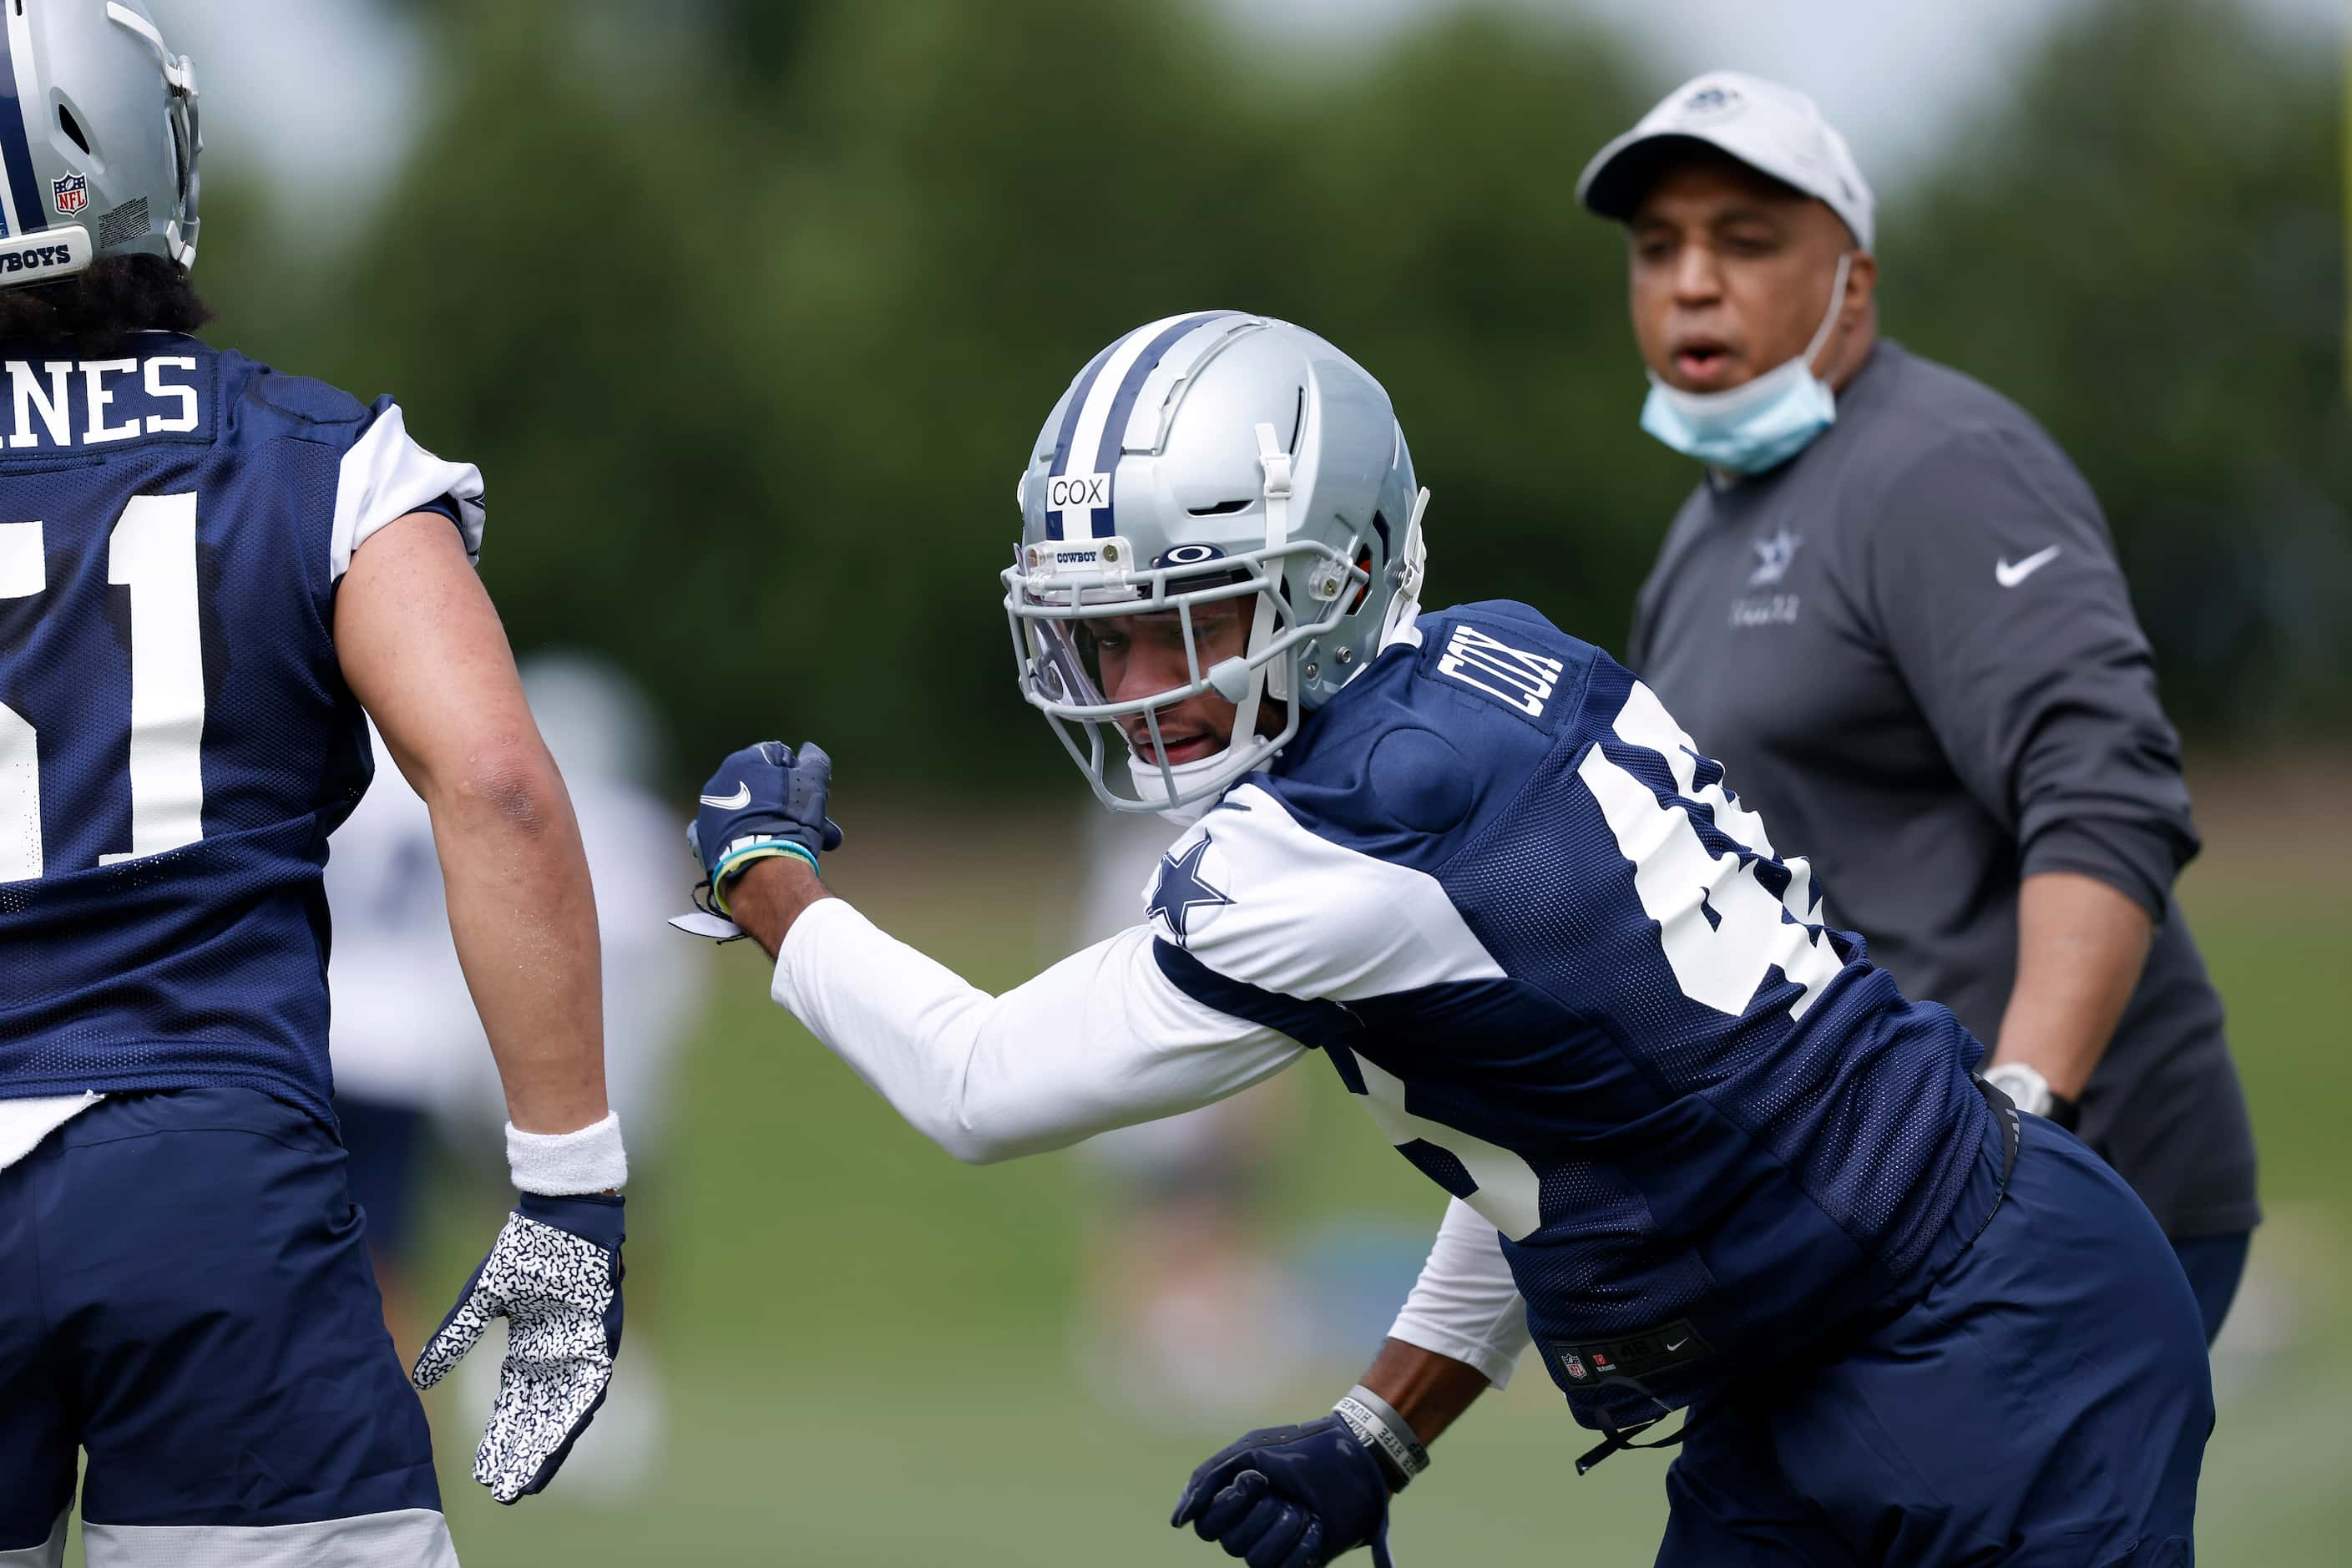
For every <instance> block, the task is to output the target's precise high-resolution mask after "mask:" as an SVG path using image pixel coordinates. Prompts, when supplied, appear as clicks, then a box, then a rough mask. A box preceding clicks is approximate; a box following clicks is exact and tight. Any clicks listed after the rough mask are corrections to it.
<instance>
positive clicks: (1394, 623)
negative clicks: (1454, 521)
mask: <svg viewBox="0 0 2352 1568" xmlns="http://www.w3.org/2000/svg"><path fill="white" fill-rule="evenodd" d="M1427 510H1429V487H1428V486H1427V485H1423V486H1422V487H1421V493H1420V494H1419V495H1417V496H1415V497H1413V498H1412V518H1411V519H1409V520H1408V521H1406V523H1405V525H1404V543H1403V544H1402V546H1401V547H1400V548H1399V549H1398V551H1397V585H1396V595H1395V596H1394V597H1393V598H1391V599H1390V600H1389V613H1388V614H1387V616H1384V617H1382V619H1381V640H1380V646H1381V647H1388V645H1389V644H1390V643H1391V642H1394V641H1396V640H1397V639H1398V638H1399V637H1402V635H1403V634H1404V633H1405V632H1406V631H1407V630H1408V629H1409V628H1410V627H1411V626H1412V623H1413V619H1414V617H1415V616H1419V615H1420V614H1421V584H1422V579H1423V578H1424V577H1426V576H1427V575H1428V574H1429V546H1428V545H1427V544H1426V543H1425V542H1423V540H1422V537H1421V514H1422V513H1423V512H1425V511H1427Z"/></svg>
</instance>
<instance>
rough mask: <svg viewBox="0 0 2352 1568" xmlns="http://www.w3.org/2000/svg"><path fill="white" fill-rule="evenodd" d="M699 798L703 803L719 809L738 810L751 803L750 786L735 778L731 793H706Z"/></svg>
mask: <svg viewBox="0 0 2352 1568" xmlns="http://www.w3.org/2000/svg"><path fill="white" fill-rule="evenodd" d="M701 799H702V804H703V805H715V806H717V807H718V808H719V810H721V811H740V810H742V809H743V808H744V807H745V806H747V805H751V785H750V784H745V783H744V782H743V781H742V780H741V779H737V780H736V781H735V793H734V794H733V795H704V796H702V797H701Z"/></svg>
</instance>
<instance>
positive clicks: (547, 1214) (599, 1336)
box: [410, 1193, 625, 1503]
mask: <svg viewBox="0 0 2352 1568" xmlns="http://www.w3.org/2000/svg"><path fill="white" fill-rule="evenodd" d="M624 1240H625V1233H624V1232H623V1229H622V1224H621V1200H620V1199H619V1198H617V1197H577V1198H551V1197H541V1196H540V1195H539V1194H534V1193H525V1194H522V1196H521V1199H520V1202H519V1203H518V1204H517V1205H515V1212H514V1213H512V1214H510V1215H507V1223H506V1226H505V1228H503V1229H501V1230H500V1231H499V1238H498V1240H497V1241H495V1242H493V1243H492V1244H491V1246H490V1254H489V1256H488V1258H484V1259H483V1260H482V1265H481V1267H480V1268H477V1269H475V1270H474V1277H473V1278H472V1279H469V1280H467V1282H466V1289H465V1290H464V1291H463V1292H462V1293H461V1294H460V1295H459V1296H458V1298H457V1305H456V1306H455V1307H452V1308H451V1309H450V1310H449V1315H448V1316H447V1317H446V1318H444V1319H443V1320H442V1321H441V1327H440V1328H439V1330H438V1331H436V1332H435V1333H434V1335H433V1338H432V1339H431V1340H430V1341H429V1342H426V1344H425V1352H424V1353H423V1354H422V1355H420V1356H418V1357H417V1358H416V1370H415V1372H414V1373H411V1374H410V1375H411V1377H412V1379H413V1380H414V1381H415V1384H416V1386H417V1387H419V1388H430V1387H432V1386H433V1385H434V1384H436V1383H438V1382H440V1381H441V1380H442V1379H443V1378H444V1377H446V1376H447V1375H448V1374H449V1369H450V1368H452V1367H454V1366H456V1365H457V1363H459V1362H461V1361H463V1360H464V1359H465V1358H466V1352H467V1351H469V1350H472V1349H473V1348H474V1342H475V1341H477V1340H478V1339H480V1338H481V1337H482V1331H483V1330H484V1329H486V1328H488V1326H489V1322H490V1320H491V1319H492V1318H504V1319H506V1320H507V1355H506V1361H505V1362H504V1363H502V1364H501V1365H500V1367H499V1396H498V1403H497V1404H496V1405H493V1406H492V1407H491V1410H490V1421H489V1426H488V1428H487V1429H486V1430H485V1431H484V1432H483V1434H482V1446H481V1447H480V1448H478V1449H477V1450H476V1451H475V1454H474V1479H476V1480H478V1481H479V1482H481V1483H482V1485H484V1486H486V1487H488V1488H489V1489H490V1495H491V1496H492V1497H495V1498H497V1499H498V1500H499V1501H500V1502H503V1503H511V1502H513V1501H515V1500H517V1499H518V1498H524V1497H529V1496H530V1495H531V1494H532V1493H534V1492H537V1491H540V1490H542V1489H544V1488H545V1487H546V1485H547V1483H548V1482H549V1481H551V1480H552V1479H554V1478H555V1472H556V1470H557V1469H558V1468H561V1467H562V1463H563V1461H564V1458H565V1457H566V1456H568V1455H569V1454H570V1453H571V1452H572V1444H573V1443H574V1442H575V1441H577V1440H578V1438H579V1436H580V1434H581V1433H583V1432H584V1431H586V1430H587V1429H588V1423H589V1421H590V1419H591V1418H593V1416H594V1415H595V1414H596V1412H597V1410H598V1408H599V1407H600V1406H602V1405H604V1390H605V1388H606V1386H607V1385H608V1384H611V1382H612V1381H613V1358H614V1356H615V1355H617V1354H618V1353H619V1352H620V1349H621V1243H622V1242H623V1241H624Z"/></svg>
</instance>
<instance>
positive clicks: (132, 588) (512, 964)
mask: <svg viewBox="0 0 2352 1568" xmlns="http://www.w3.org/2000/svg"><path fill="white" fill-rule="evenodd" d="M0 83H5V84H7V86H8V87H9V89H10V90H9V91H8V92H7V93H6V94H5V95H0V234H5V238H0V378H5V383H6V395H5V398H0V427H4V428H0V435H5V438H0V974H5V976H6V980H5V985H0V1563H6V1564H26V1565H32V1564H39V1565H44V1568H54V1565H55V1564H56V1563H58V1562H59V1561H60V1560H61V1558H62V1555H63V1552H64V1550H65V1542H66V1533H67V1521H68V1513H69V1511H70V1510H71V1505H72V1503H73V1500H74V1493H75V1486H76V1470H77V1451H78V1450H79V1451H83V1452H86V1453H87V1456H88V1463H87V1471H86V1478H85V1479H84V1480H83V1481H82V1484H81V1499H80V1500H81V1513H82V1520H83V1524H84V1531H85V1542H84V1544H85V1551H86V1555H87V1560H88V1561H89V1563H91V1564H92V1565H93V1568H108V1565H129V1568H143V1565H146V1564H157V1565H163V1564H172V1565H174V1568H176V1565H178V1564H184V1563H230V1562H234V1563H238V1564H240V1565H256V1568H281V1565H292V1564H314V1563H351V1564H357V1563H402V1564H404V1565H405V1564H431V1565H446V1564H450V1563H455V1562H456V1561H457V1559H456V1556H455V1554H454V1552H452V1549H451V1546H450V1542H449V1536H448V1531H447V1528H446V1525H445V1524H444V1522H443V1520H442V1516H441V1512H440V1498H439V1495H438V1492H437V1490H436V1485H435V1480H434V1472H433V1463H432V1458H433V1456H432V1450H431V1444H430V1440H429V1436H428V1434H427V1432H426V1429H425V1417H424V1412H423V1408H422V1406H421V1405H419V1403H418V1401H417V1398H416V1394H415V1391H414V1390H413V1389H412V1388H411V1387H410V1386H409V1382H410V1380H409V1378H408V1377H407V1376H405V1375H404V1373H403V1370H402V1367H401V1365H400V1363H399V1360H398V1358H397V1356H396V1353H395V1352H394V1348H393V1344H392V1342H391V1339H390V1337H389V1336H388V1335H387V1334H386V1333H385V1331H384V1329H383V1316H382V1309H381V1306H380V1303H379V1301H378V1299H377V1295H376V1289H375V1285H374V1282H373V1278H372V1276H371V1273H370V1270H369V1267H368V1259H367V1252H366V1247H365V1243H364V1240H363V1231H364V1220H363V1218H362V1215H361V1214H360V1213H359V1212H358V1211H357V1210H356V1209H355V1208H354V1207H353V1206H352V1202H351V1199H350V1196H349V1193H348V1189H347V1187H346V1184H345V1181H344V1160H343V1152H342V1149H341V1144H340V1142H339V1141H338V1135H337V1131H336V1128H335V1123H334V1120H333V1117H332V1114H331V1110H330V1108H329V1107H330V1100H329V1095H330V1083H329V1078H328V1056H327V1047H328V1017H327V1012H328V997H327V985H326V958H327V939H328V931H327V919H326V904H325V900H324V897H323V895H322V892H321V889H320V868H321V867H322V866H323V864H324V862H325V860H326V857H327V838H328V835H329V834H330V833H331V832H332V831H333V829H334V827H335V826H336V825H337V824H339V823H340V822H341V821H342V819H343V818H344V816H346V815H348V814H349V812H350V811H351V809H352V805H353V804H354V803H355V802H356V801H357V800H358V799H359V798H360V795H361V793H362V791H363V790H365V788H366V787H367V784H368V779H369V775H370V773H371V769H372V766H373V764H372V762H371V757H370V745H369V741H368V735H367V727H366V717H367V715H369V714H372V715H373V717H374V719H375V721H376V722H377V724H378V725H379V726H380V728H381V730H382V731H383V736H384V738H385V741H386V742H387V744H388V748H389V750H390V751H391V752H392V753H393V756H394V759H395V760H396V761H397V763H399V765H400V767H401V770H402V771H403V772H404V773H405V774H406V775H407V776H408V777H409V779H410V780H411V781H413V782H414V783H415V785H416V788H417V790H418V792H419V793H420V794H421V795H423V796H424V798H425V801H426V802H427V803H428V804H429V805H430V806H431V808H432V814H433V821H434V830H435V838H436V846H437V849H438V854H439V858H440V861H441V864H442V868H443V870H444V872H445V874H446V881H447V887H448V905H449V916H450V921H451V924H452V925H453V926H454V927H455V929H456V931H457V943H458V948H459V952H460V954H461V956H462V957H463V959H464V963H465V968H466V973H467V981H468V982H469V984H470V986H471V989H472V992H473V995H474V1000H475V1003H476V1005H478V1009H479V1011H480V1014H481V1016H482V1020H483V1023H484V1026H485V1028H486V1032H487V1034H488V1038H489V1040H490V1043H491V1047H492V1049H493V1051H494V1052H495V1054H496V1056H497V1058H498V1060H499V1066H500V1068H501V1070H502V1072H503V1075H504V1079H505V1086H506V1094H507V1103H508V1110H509V1119H510V1124H509V1129H508V1134H507V1137H508V1144H509V1161H510V1163H511V1165H512V1168H513V1171H514V1174H515V1179H516V1183H517V1185H518V1186H519V1187H520V1189H521V1192H522V1194H523V1195H522V1197H521V1200H520V1204H519V1205H518V1210H519V1212H517V1213H516V1214H514V1215H510V1216H509V1218H508V1220H507V1221H506V1224H505V1226H504V1228H503V1229H502V1230H500V1232H499V1235H498V1238H497V1240H496V1241H495V1242H494V1243H493V1245H492V1247H491V1248H490V1251H489V1253H488V1257H487V1258H486V1259H485V1261H484V1263H483V1265H482V1267H481V1268H480V1269H479V1270H478V1273H477V1275H476V1278H475V1279H474V1280H473V1281H472V1282H471V1283H470V1284H469V1286H468V1288H467V1290H466V1291H465V1293H464V1295H463V1298H462V1299H461V1300H460V1301H459V1303H458V1306H457V1309H456V1310H453V1311H452V1312H451V1313H450V1315H449V1318H448V1319H447V1321H446V1322H445V1323H444V1325H443V1327H442V1329H441V1331H439V1332H438V1333H437V1334H436V1336H435V1338H434V1340H433V1341H432V1342H431V1343H430V1344H429V1345H428V1346H427V1347H426V1351H425V1356H424V1358H423V1360H422V1361H421V1362H420V1363H419V1364H418V1366H417V1369H416V1373H415V1379H416V1381H417V1382H418V1383H420V1384H424V1383H429V1382H431V1381H432V1380H434V1379H435V1378H437V1377H438V1376H440V1375H441V1374H442V1373H444V1372H446V1370H447V1368H448V1367H449V1365H450V1364H451V1363H454V1362H455V1361H456V1360H457V1358H458V1357H459V1356H460V1355H462V1354H463V1353H464V1351H465V1349H466V1347H467V1345H469V1344H470V1343H471V1342H473V1340H474V1338H475V1337H476V1336H477V1335H478V1334H479V1333H480V1331H481V1330H482V1328H483V1327H484V1325H485V1323H486V1322H487V1321H488V1318H490V1317H493V1316H499V1315H504V1316H507V1317H509V1318H510V1319H511V1320H512V1324H511V1332H510V1337H509V1351H508V1356H507V1360H506V1365H505V1373H504V1376H503V1379H502V1381H501V1386H500V1390H499V1397H498V1402H497V1406H496V1409H495V1412H494V1414H493V1415H492V1416H491V1420H490V1424H489V1428H488V1434H487V1436H485V1438H484V1440H483V1443H482V1445H481V1448H480V1451H479V1455H478V1460H477V1465H476V1470H475V1474H476V1476H477V1479H480V1480H481V1481H483V1482H484V1483H485V1484H486V1485H488V1486H489V1487H490V1488H491V1489H493V1490H494V1492H495V1493H496V1494H497V1495H498V1496H499V1498H501V1499H503V1500H508V1501H511V1500H514V1499H515V1498H517V1497H519V1496H520V1495H522V1494H523V1493H525V1492H529V1491H533V1490H536V1489H539V1488H540V1487H541V1486H543V1485H545V1484H546V1482H547V1480H548V1479H549V1478H550V1477H551V1475H552V1474H553V1472H554V1469H555V1467H556V1466H557V1465H558V1464H560V1463H561V1461H562V1456H563V1454H564V1452H565V1451H566V1450H567V1449H568V1447H569V1446H570V1443H571V1441H572V1437H573V1436H575V1435H576V1434H577V1432H578V1431H579V1429H580V1428H581V1427H582V1426H584V1425H585V1423H586V1420H587V1417H588V1415H589V1414H590V1413H591V1412H592V1411H593V1408H594V1406H595V1405H596V1404H597V1403H598V1402H599V1401H600V1400H601V1399H602V1397H603V1394H604V1385H605V1383H606V1380H607V1379H608V1377H609V1376H610V1373H611V1369H612V1355H613V1351H614V1347H615V1346H616V1345H617V1342H618V1340H619V1333H620V1321H621V1307H620V1295H619V1282H620V1258H619V1252H620V1245H621V1213H622V1210H621V1200H620V1198H619V1196H618V1195H617V1189H618V1188H619V1186H620V1185H621V1182H622V1179H623V1176H624V1173H625V1164H624V1160H623V1154H622V1149H621V1140H620V1131H619V1128H618V1124H617V1123H616V1122H614V1120H613V1119H612V1117H611V1115H610V1114H609V1110H608V1108H607V1106H606V1104H605V1097H604V1065H603V1055H602V1042H601V1038H600V1031H601V1022H600V1014H599V1007H600V990H599V986H598V983H597V975H598V952H597V945H596V926H595V916H594V906H593V899H592V898H591V896H590V892H589V886H588V878H587V870H586V867H585V863H584V861H583V857H582V854H581V848H580V840H579V836H578V833H577V830H576V829H575V827H574V826H573V823H572V810H571V806H570V805H569V803H568V802H567V800H566V798H565V795H564V790H563V785H562V780H561V779H560V778H559V777H558V776H557V773H556V771H555V769H554V767H553V765H552V763H551V762H550V761H549V759H548V756H547V753H546V751H545V748H544V747H543V746H542V745H541V742H540V739H539V736H538V732H537V731H536V730H535V729H534V728H533V726H532V723H531V719H530V711H529V709H528V708H527V707H526V705H525V704H524V702H523V700H522V696H521V692H520V687H519V685H518V683H517V680H516V677H515V671H514V665H513V661H512V658H510V656H509V652H508V649H507V644H506V639H505V636H504V634H503V632H502V631H501V630H500V628H499V621H498V617H497V616H496V614H495V613H494V612H493V611H492V609H491V607H490V603H489V600H488V597H487V596H486V595H485V594H484V593H483V591H482V587H481V584H480V583H479V582H478V580H477V578H476V576H475V574H474V570H473V564H472V557H473V555H474V553H475V552H476V551H477V550H478V548H479V546H480V542H481V536H482V524H483V511H482V481H481V477H480V475H479V474H478V472H477V471H476V470H475V469H474V468H470V467H468V466H467V465H464V464H459V463H451V462H445V461H443V460H441V459H440V458H436V457H434V456H433V455H432V454H431V453H429V452H427V451H425V449H424V448H423V447H419V446H418V445H417V444H416V443H415V441H414V440H412V439H410V437H408V435H407V433H406V430H405V427H404V420H403V416H402V413H401V410H400V408H399V406H398V405H396V404H394V402H393V401H392V400H391V399H389V398H381V399H378V400H377V401H376V402H375V403H374V404H373V405H366V404H362V403H360V402H358V401H356V400H354V399H353V398H352V397H350V396H348V395H345V394H343V393H341V392H338V391H336V390H335V389H333V388H331V387H329V386H325V385H322V384H320V383H318V382H315V381H308V380H304V379H302V378H300V377H299V376H291V375H281V374H276V373H274V372H272V371H271V370H270V369H269V368H268V366H265V365H261V364H257V363H255V362H253V361H251V360H249V359H247V358H245V357H243V356H242V355H239V354H236V353H232V352H230V351H227V350H225V349H216V348H215V347H213V346H212V345H210V344H208V343H206V342H203V341H202V340H200V339H198V338H196V337H194V336H192V335H190V334H191V333H192V332H193V331H194V329H195V328H196V327H197V326H199V325H201V324H202V322H203V321H204V320H205V315H206V311H205V309H204V306H203V304H202V302H201V301H200V300H198V298H197V296H196V295H195V294H194V292H193V291H192V289H191V286H190V283H189V275H188V268H189V266H190V264H191V263H192V262H193V261H194V256H195V248H196V232H197V210H196V197H197V178H196V155H197V152H198V149H199V148H200V147H201V145H202V142H201V141H200V139H199V137H198V134H197V125H196V81H195V75H194V69H193V68H192V67H191V66H190V64H189V62H188V61H187V59H186V58H184V57H182V56H178V55H174V54H173V53H172V52H171V51H170V50H169V49H168V48H166V47H164V43H163V37H162V35H161V34H160V32H159V31H158V29H157V27H156V26H155V24H154V22H153V21H152V19H151V18H150V17H149V16H147V14H146V12H145V10H144V8H143V7H142V5H138V4H125V3H123V0H111V3H104V0H19V3H17V4H16V5H10V6H8V7H6V8H5V19H4V20H0ZM362 710H364V712H363V711H362Z"/></svg>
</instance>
